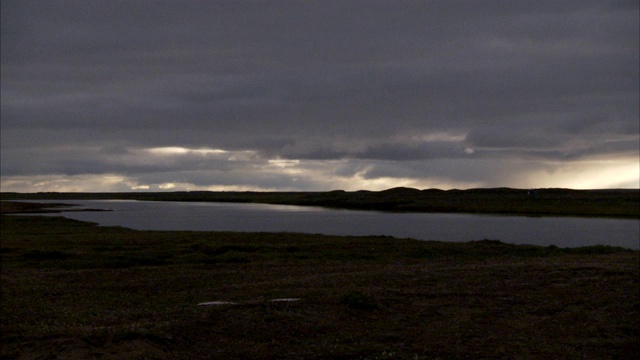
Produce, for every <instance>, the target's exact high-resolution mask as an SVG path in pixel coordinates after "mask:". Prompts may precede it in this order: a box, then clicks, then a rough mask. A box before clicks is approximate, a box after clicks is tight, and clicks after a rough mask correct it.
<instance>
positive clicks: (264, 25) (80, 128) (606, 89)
mask: <svg viewBox="0 0 640 360" xmlns="http://www.w3.org/2000/svg"><path fill="white" fill-rule="evenodd" d="M638 12H639V10H638V3H637V2H636V1H599V0H598V1H595V0H594V1H584V0H579V1H578V0H576V1H562V2H558V1H517V2H514V1H491V2H475V1H364V0H363V1H348V2H345V1H273V2H272V1H189V2H179V1H108V2H106V1H105V2H103V1H92V2H86V1H9V2H3V3H2V39H1V45H2V54H1V56H2V109H1V111H2V114H1V120H2V133H1V134H0V136H1V141H2V143H1V144H2V175H3V177H6V176H12V175H35V174H69V175H74V174H100V173H120V174H123V175H128V176H137V177H138V178H143V177H144V174H156V173H162V174H166V173H169V172H170V171H172V170H173V171H176V172H188V171H190V170H193V171H204V170H206V169H209V170H211V169H215V170H216V171H218V172H219V174H218V175H219V177H218V178H219V179H220V180H219V182H218V183H223V182H224V183H225V184H227V185H231V183H233V180H232V179H236V180H235V181H237V182H238V183H240V182H243V181H244V180H243V179H244V177H245V176H248V177H251V175H249V174H250V173H251V171H252V170H251V169H254V170H255V168H254V167H255V166H257V165H256V164H257V163H256V162H258V161H259V159H262V161H263V162H264V161H266V160H268V159H298V160H309V161H320V160H349V159H353V160H358V161H360V160H361V161H366V160H384V161H394V162H407V161H423V162H425V163H423V165H424V166H418V167H416V166H412V168H413V169H425V170H423V171H422V172H421V171H418V170H416V171H413V172H411V177H412V178H416V179H417V178H420V177H428V176H433V171H435V170H434V169H436V168H437V171H441V172H442V176H444V177H446V176H451V177H453V178H456V179H458V180H460V181H463V180H465V181H472V180H473V179H474V176H475V175H476V174H477V175H478V176H482V177H484V178H486V177H487V174H486V173H484V172H482V171H480V172H479V173H474V172H473V171H471V169H476V167H475V166H472V165H470V163H469V161H479V160H481V159H506V158H508V159H522V160H523V161H529V160H531V159H534V160H540V161H542V160H549V161H567V160H571V159H574V160H575V159H584V158H590V157H598V156H600V157H621V156H627V157H634V156H636V157H637V156H638V151H639V150H638V133H639V132H640V128H639V125H638V108H639V106H640V105H639V100H638V97H639V90H638V79H639V69H638V61H639V50H638V43H639V35H638V33H639V29H638V27H639V25H638V22H639V20H638ZM168 146H177V147H183V148H188V149H197V148H208V149H222V150H225V151H231V152H233V151H252V152H253V154H254V155H253V158H252V159H250V160H247V159H244V160H243V161H241V162H236V163H233V164H229V160H228V159H227V158H224V157H215V156H210V155H208V156H204V157H203V155H202V154H199V155H198V153H187V154H183V155H182V157H178V158H176V157H169V158H166V157H165V158H161V157H159V155H158V154H155V155H149V153H145V152H144V151H145V150H144V149H149V148H159V147H168ZM88 149H94V150H88ZM96 149H97V150H96ZM104 149H111V150H110V151H109V152H106V151H104ZM438 159H459V160H460V161H466V162H465V164H466V165H465V166H466V167H467V168H468V169H470V170H469V171H468V172H466V173H458V172H456V171H453V170H451V169H448V170H446V169H445V168H446V167H445V168H440V167H432V168H431V170H427V169H428V168H429V166H427V165H429V164H427V163H426V162H429V161H436V160H438ZM314 164H318V163H314ZM407 164H408V163H407ZM405 165H406V164H405ZM405 165H402V164H400V163H399V164H397V166H395V169H396V171H397V174H398V176H400V174H402V173H404V170H401V169H400V168H402V169H405V168H406V166H408V165H406V166H405ZM358 166H363V165H362V164H361V163H359V165H358ZM374 168H376V169H379V168H380V165H379V164H378V165H376V166H374ZM391 168H394V167H391ZM240 169H242V171H240ZM304 170H305V171H309V172H312V171H313V169H311V168H306V169H304ZM432 170H433V171H432ZM445 170H446V171H445ZM318 171H319V170H318ZM325 171H326V170H325ZM356 173H357V172H356ZM373 173H374V172H370V173H369V174H373ZM221 174H225V175H224V176H222V175H221ZM354 174H355V173H354ZM363 174H364V173H363ZM385 174H387V175H390V174H388V173H387V172H385ZM446 174H449V175H446ZM316 175H317V173H316ZM149 176H150V175H149ZM327 176H338V173H332V174H327ZM407 176H408V175H407ZM226 177H228V180H225V181H223V180H221V179H223V178H226ZM277 177H278V176H275V175H274V178H277ZM298 177H299V179H298V181H299V182H303V180H302V177H303V176H302V175H300V176H298ZM204 178H206V176H204ZM184 181H185V182H188V181H187V180H184ZM189 181H190V182H191V183H193V184H200V185H202V184H204V183H206V180H202V181H200V180H198V181H196V180H195V179H190V180H189ZM265 181H267V180H265ZM277 181H284V180H282V179H278V180H272V181H271V180H269V181H267V182H268V183H269V187H277V186H276V185H275V184H276V183H277ZM308 185H309V184H308ZM299 186H302V185H299ZM309 186H310V185H309Z"/></svg>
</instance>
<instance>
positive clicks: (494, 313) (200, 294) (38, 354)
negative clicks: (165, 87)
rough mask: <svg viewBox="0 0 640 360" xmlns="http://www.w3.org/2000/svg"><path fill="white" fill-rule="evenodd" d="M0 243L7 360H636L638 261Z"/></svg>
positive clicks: (573, 253) (11, 234)
mask: <svg viewBox="0 0 640 360" xmlns="http://www.w3.org/2000/svg"><path fill="white" fill-rule="evenodd" d="M0 229H1V231H2V232H1V238H0V239H1V241H0V245H1V249H0V255H1V260H2V262H1V266H2V271H1V277H0V278H1V295H2V296H1V303H0V305H1V307H0V310H1V312H0V325H1V327H2V329H1V332H0V334H1V335H0V336H1V342H0V344H1V357H2V358H6V359H13V358H26V359H28V358H36V359H37V358H42V359H49V358H51V359H55V358H58V359H79V358H82V359H90V358H101V359H200V358H205V359H206V358H213V359H261V358H262V359H270V358H274V359H276V358H277V359H434V358H441V359H451V358H454V359H455V358H469V359H472V358H473V359H476V358H494V359H503V358H504V359H507V358H534V359H549V358H565V359H583V358H611V359H623V358H625V359H626V358H638V356H639V355H640V339H639V337H640V333H639V330H638V329H639V328H640V293H639V290H638V289H639V286H640V269H639V260H640V255H639V253H638V252H637V251H625V250H624V249H618V248H610V247H605V246H599V247H589V248H581V249H562V248H557V247H535V246H517V245H507V244H503V243H500V242H495V241H480V242H472V243H442V242H425V241H415V240H409V239H394V238H389V237H334V236H322V235H303V234H289V233H214V232H149V231H133V230H129V229H123V228H106V227H98V226H95V225H93V224H88V223H83V222H78V221H73V220H68V219H64V218H60V217H31V216H29V217H26V216H6V215H3V216H2V224H1V228H0ZM278 298H298V299H300V300H299V301H293V302H271V301H270V300H271V299H278ZM207 301H230V302H234V303H235V304H228V305H221V306H198V304H199V303H201V302H207Z"/></svg>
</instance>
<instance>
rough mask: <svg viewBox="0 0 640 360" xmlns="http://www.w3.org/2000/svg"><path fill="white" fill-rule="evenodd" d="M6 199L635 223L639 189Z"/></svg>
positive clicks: (2, 195) (34, 196)
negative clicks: (571, 218) (252, 205)
mask: <svg viewBox="0 0 640 360" xmlns="http://www.w3.org/2000/svg"><path fill="white" fill-rule="evenodd" d="M0 199H1V200H3V201H9V200H33V201H37V200H56V201H60V202H64V200H120V199H121V200H145V201H192V202H198V201H199V202H238V203H267V204H282V205H300V206H322V207H329V208H340V209H353V210H379V211H392V212H426V213H476V214H500V215H521V216H579V217H609V218H632V219H640V190H638V189H614V190H606V189H604V190H571V189H511V188H496V189H470V190H447V191H444V190H438V189H427V190H417V189H411V188H393V189H389V190H384V191H364V190H361V191H353V192H347V191H341V190H336V191H326V192H211V191H181V192H121V193H79V192H78V193H75V192H73V193H69V192H67V193H62V192H61V193H57V192H47V193H8V192H3V193H0Z"/></svg>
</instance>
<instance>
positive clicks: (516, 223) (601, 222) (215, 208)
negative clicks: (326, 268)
mask: <svg viewBox="0 0 640 360" xmlns="http://www.w3.org/2000/svg"><path fill="white" fill-rule="evenodd" d="M38 202H46V201H38ZM52 202H64V203H68V204H78V205H81V206H83V207H87V208H100V209H110V210H113V211H109V212H64V213H63V214H62V215H64V216H65V217H68V218H71V219H76V220H82V221H91V222H95V223H98V224H99V225H102V226H123V227H127V228H132V229H138V230H194V231H247V232H252V231H266V232H301V233H311V234H313V233H320V234H328V235H389V236H393V237H397V238H414V239H420V240H440V241H458V242H459V241H472V240H481V239H493V240H501V241H503V242H507V243H512V244H534V245H543V246H547V245H556V246H560V247H578V246H588V245H597V244H604V245H612V246H623V247H626V248H632V249H639V248H640V240H639V239H640V220H626V219H603V218H571V217H522V216H494V215H469V214H425V213H388V212H378V211H353V210H335V209H327V208H321V207H303V206H288V205H269V204H240V203H199V202H198V203H194V202H160V201H127V200H91V201H89V200H61V201H52Z"/></svg>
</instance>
